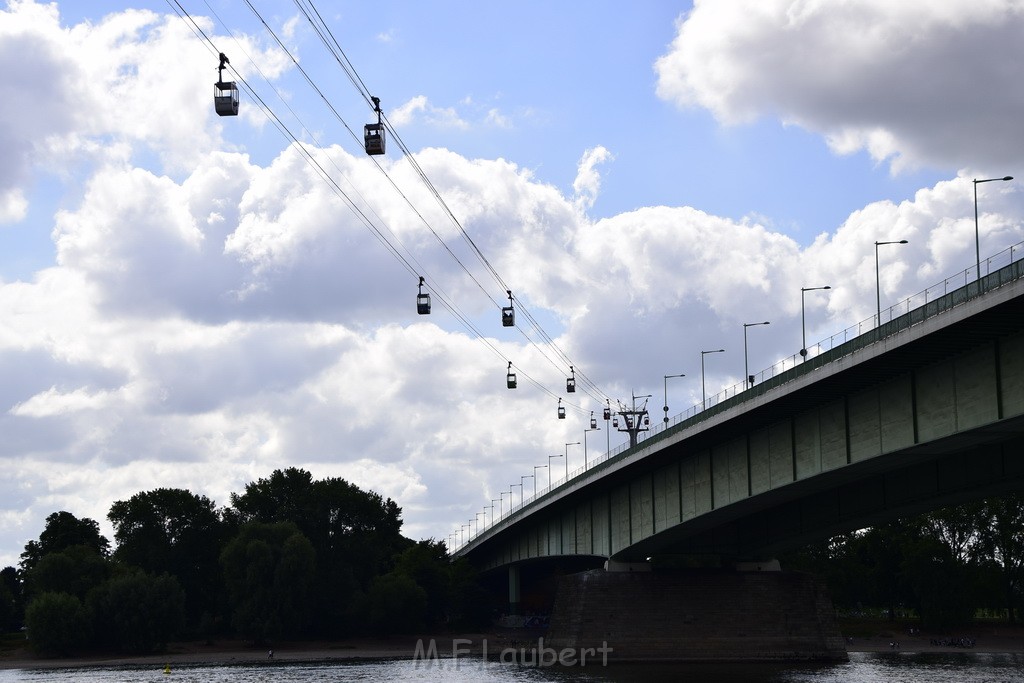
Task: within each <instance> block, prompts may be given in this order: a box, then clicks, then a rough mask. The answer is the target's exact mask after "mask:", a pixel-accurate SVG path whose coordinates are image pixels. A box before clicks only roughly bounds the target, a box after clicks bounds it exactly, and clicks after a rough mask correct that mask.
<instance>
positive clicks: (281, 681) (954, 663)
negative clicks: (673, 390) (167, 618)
mask: <svg viewBox="0 0 1024 683" xmlns="http://www.w3.org/2000/svg"><path fill="white" fill-rule="evenodd" d="M1022 680H1024V655H1021V654H985V653H976V652H964V653H951V654H936V653H928V654H913V653H906V652H895V653H889V652H885V653H867V652H854V653H851V654H850V661H849V662H847V663H845V664H833V665H819V666H813V665H794V664H789V665H785V664H742V665H735V664H703V665H678V664H675V665H609V666H607V667H603V666H600V664H598V665H596V666H587V667H585V668H583V669H580V668H574V669H568V668H559V667H521V666H517V665H515V664H502V663H500V662H493V661H492V662H482V661H480V660H476V659H469V658H461V659H439V660H434V661H426V662H424V661H420V662H414V661H410V660H404V661H370V662H355V663H348V664H342V663H330V664H309V663H306V664H270V663H268V664H263V665H259V666H254V665H245V666H205V665H204V666H191V667H190V666H180V667H177V668H175V669H173V670H172V671H171V672H170V673H169V674H165V673H164V671H163V667H159V666H156V667H153V666H147V667H122V668H117V669H104V668H91V667H90V668H81V669H42V670H14V669H10V670H0V683H12V682H14V681H36V682H38V683H51V682H54V683H56V682H60V683H72V682H73V683H136V682H145V681H160V682H161V683H170V682H174V683H179V682H181V683H184V682H194V683H271V682H273V683H310V682H311V681H317V682H320V681H324V682H328V681H386V682H387V683H404V682H405V681H411V682H416V683H435V682H436V683H441V682H444V683H463V682H465V683H513V682H519V681H531V682H537V683H549V682H550V683H563V682H565V683H569V682H573V683H575V682H578V681H579V682H582V681H595V682H601V681H608V682H613V683H619V682H630V683H632V682H634V681H643V682H644V683H660V682H662V681H665V682H668V681H672V682H676V681H700V682H704V681H709V682H716V683H717V682H720V683H890V682H892V681H898V682H900V683H1011V682H1015V681H1022Z"/></svg>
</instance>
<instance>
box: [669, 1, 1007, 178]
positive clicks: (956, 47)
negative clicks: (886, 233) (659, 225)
mask: <svg viewBox="0 0 1024 683" xmlns="http://www.w3.org/2000/svg"><path fill="white" fill-rule="evenodd" d="M1022 32H1024V6H1022V5H1021V4H1020V3H1018V2H1000V1H997V0H989V1H986V2H975V3H956V2H932V1H930V0H906V1H903V2H887V1H885V0H858V1H857V2H843V3H829V2H812V1H803V0H715V1H714V2H708V1H702V0H698V1H697V2H695V4H694V9H693V10H692V12H691V13H690V14H689V15H687V16H684V17H681V18H680V21H679V25H678V33H677V35H676V38H675V40H674V41H673V43H672V45H671V46H670V48H669V50H668V52H667V53H666V54H665V55H664V56H662V57H661V58H660V59H659V60H658V61H657V64H656V66H655V69H656V71H657V74H658V94H659V95H660V96H661V97H662V98H664V99H666V100H670V101H672V102H675V103H676V104H678V105H680V106H700V107H705V108H707V109H709V110H711V112H713V113H714V115H715V116H716V117H717V118H718V119H719V120H720V121H722V122H723V123H726V124H737V123H742V122H746V121H750V120H752V119H754V118H757V117H761V116H766V117H777V118H779V119H781V120H782V121H784V122H787V123H791V124H795V125H799V126H802V127H804V128H807V129H808V130H812V131H815V132H817V133H820V134H822V135H823V136H825V137H826V139H827V140H828V141H829V143H830V144H831V145H832V147H833V148H834V149H835V150H836V151H837V152H841V153H850V152H853V151H856V150H860V149H864V150H866V151H868V152H869V153H870V154H871V155H872V156H873V157H874V158H875V159H879V160H882V159H886V160H889V162H890V163H892V164H893V167H894V168H895V169H898V168H899V167H900V166H902V165H904V164H910V165H920V164H933V165H937V166H940V167H945V168H962V167H965V166H973V167H997V168H998V167H1002V166H1004V165H1007V164H1010V163H1013V162H1019V161H1020V160H1021V158H1022V157H1024V142H1022V141H1021V137H1020V136H1019V135H1018V134H1017V123H1016V122H1017V121H1019V120H1020V119H1021V118H1022V115H1024V100H1022V99H1021V98H1020V97H1018V96H1017V92H1018V90H1019V88H1018V80H1019V78H1018V73H1017V69H1016V66H1015V65H1016V64H1018V63H1020V61H1021V60H1022V59H1024V44H1022V42H1021V41H1020V40H1019V37H1020V35H1021V34H1022Z"/></svg>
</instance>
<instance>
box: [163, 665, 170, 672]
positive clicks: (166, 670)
mask: <svg viewBox="0 0 1024 683" xmlns="http://www.w3.org/2000/svg"><path fill="white" fill-rule="evenodd" d="M164 673H165V674H169V673H171V665H170V664H164Z"/></svg>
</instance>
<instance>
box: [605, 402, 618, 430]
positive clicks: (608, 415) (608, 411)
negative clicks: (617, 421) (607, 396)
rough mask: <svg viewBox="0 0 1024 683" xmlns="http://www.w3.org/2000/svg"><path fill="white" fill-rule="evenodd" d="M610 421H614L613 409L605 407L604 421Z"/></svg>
mask: <svg viewBox="0 0 1024 683" xmlns="http://www.w3.org/2000/svg"><path fill="white" fill-rule="evenodd" d="M610 419H612V409H611V408H610V407H608V406H605V407H604V421H605V422H607V421H608V420H610ZM615 426H616V427H618V425H615Z"/></svg>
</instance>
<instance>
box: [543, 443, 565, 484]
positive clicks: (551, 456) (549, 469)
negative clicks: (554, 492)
mask: <svg viewBox="0 0 1024 683" xmlns="http://www.w3.org/2000/svg"><path fill="white" fill-rule="evenodd" d="M567 450H568V449H567ZM565 457H566V456H564V455H562V454H561V453H559V454H558V455H549V456H548V488H551V461H552V460H553V459H555V458H565ZM566 459H568V458H566ZM566 473H567V474H566V475H565V476H566V479H568V478H569V475H568V468H566Z"/></svg>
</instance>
